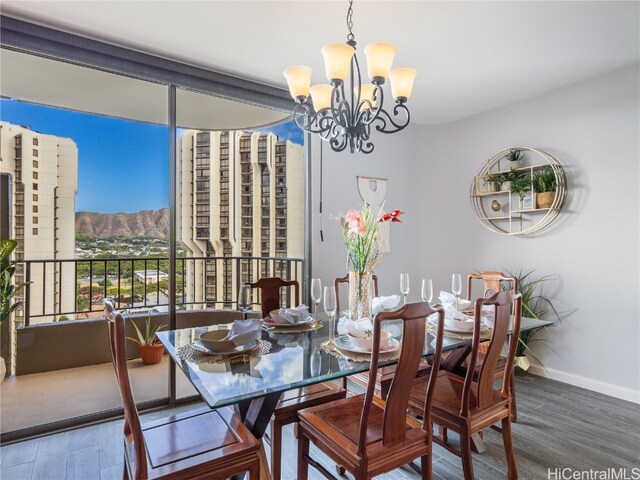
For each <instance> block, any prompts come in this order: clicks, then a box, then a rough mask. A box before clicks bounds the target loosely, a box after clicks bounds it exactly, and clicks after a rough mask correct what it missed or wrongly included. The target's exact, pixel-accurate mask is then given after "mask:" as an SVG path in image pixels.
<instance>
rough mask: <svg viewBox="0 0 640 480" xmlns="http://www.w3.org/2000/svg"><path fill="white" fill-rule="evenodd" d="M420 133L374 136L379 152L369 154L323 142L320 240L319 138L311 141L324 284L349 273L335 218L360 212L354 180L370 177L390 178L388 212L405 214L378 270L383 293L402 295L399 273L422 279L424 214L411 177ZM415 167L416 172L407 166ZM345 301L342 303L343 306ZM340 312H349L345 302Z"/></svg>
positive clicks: (315, 257) (316, 257)
mask: <svg viewBox="0 0 640 480" xmlns="http://www.w3.org/2000/svg"><path fill="white" fill-rule="evenodd" d="M419 137H420V129H419V128H416V127H413V126H409V127H407V128H406V129H405V130H404V131H402V132H399V133H396V134H394V135H385V134H381V133H377V134H376V133H373V134H372V139H373V141H374V145H375V150H374V151H373V152H372V153H370V154H368V155H365V154H353V155H352V154H351V153H349V152H348V150H347V151H345V152H342V153H335V152H332V151H331V149H330V148H329V147H328V145H327V144H326V143H325V144H323V146H322V149H323V157H324V162H323V197H324V198H323V212H324V213H323V215H322V227H323V228H322V231H323V234H324V241H321V240H320V216H319V214H318V211H319V210H318V209H319V194H320V191H319V187H320V140H319V139H318V138H317V137H316V136H314V137H313V139H312V155H311V158H312V172H311V178H312V195H313V201H312V209H311V212H312V213H311V216H312V267H311V268H312V276H313V277H319V278H321V279H322V283H323V285H329V284H332V282H333V279H334V278H336V277H338V276H343V275H344V274H346V272H347V257H346V251H345V249H344V244H343V239H342V231H341V228H340V224H339V223H338V221H337V220H336V217H337V216H338V215H339V214H341V213H342V214H344V213H346V212H347V211H348V210H349V209H352V208H353V209H359V208H360V206H361V205H362V203H363V202H362V200H361V199H360V196H359V195H358V190H357V186H356V176H357V175H366V176H372V177H382V178H387V179H388V180H389V182H388V192H387V198H386V202H385V210H387V211H390V210H395V209H401V210H404V211H406V212H407V213H406V214H405V215H403V216H402V217H401V220H402V223H394V224H393V225H391V232H390V237H391V251H390V252H389V253H387V254H385V256H384V258H383V260H382V263H381V265H380V266H379V268H378V269H377V270H376V274H377V275H378V277H379V282H380V290H381V292H386V293H387V294H388V293H399V288H400V273H401V272H409V273H411V274H412V277H416V276H417V275H418V265H417V262H415V259H416V258H417V254H413V255H411V254H410V252H415V250H416V245H415V240H416V235H417V234H418V232H419V227H420V222H421V218H422V213H421V212H420V211H418V207H417V205H416V203H417V202H416V198H417V197H416V192H415V191H414V190H413V185H414V184H415V182H414V180H413V177H414V174H415V166H416V164H417V162H419V161H420V159H419V158H418V156H417V150H416V144H417V141H418V138H419ZM409 165H413V166H414V169H411V168H407V166H409ZM344 301H346V298H345V299H343V302H344ZM340 308H346V305H344V304H341V305H340Z"/></svg>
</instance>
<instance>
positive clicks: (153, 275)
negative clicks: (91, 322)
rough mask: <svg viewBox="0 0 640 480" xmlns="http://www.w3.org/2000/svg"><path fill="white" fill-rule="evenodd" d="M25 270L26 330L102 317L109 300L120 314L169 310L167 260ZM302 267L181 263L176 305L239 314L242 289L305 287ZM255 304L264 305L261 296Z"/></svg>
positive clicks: (257, 260) (294, 261)
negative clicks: (262, 283) (272, 280)
mask: <svg viewBox="0 0 640 480" xmlns="http://www.w3.org/2000/svg"><path fill="white" fill-rule="evenodd" d="M21 265H24V272H25V273H24V275H25V278H24V281H26V282H29V283H28V285H27V287H26V288H25V290H24V302H25V303H24V315H22V318H23V320H24V325H25V326H28V325H30V324H31V322H32V321H34V322H35V321H37V322H38V323H42V322H47V321H59V320H64V319H65V317H66V318H86V317H89V316H90V315H91V314H92V313H94V312H101V311H102V309H103V304H102V302H103V299H104V298H110V299H112V300H113V301H114V302H115V304H116V307H117V308H118V309H133V311H135V310H136V309H151V308H154V307H166V306H168V305H169V271H168V265H169V259H168V258H167V257H153V258H136V257H131V258H104V259H103V258H100V259H69V260H26V261H23V262H21ZM303 266H304V260H303V259H301V258H283V257H180V258H177V259H176V273H175V277H176V302H177V305H178V307H179V308H194V306H197V307H195V308H237V300H238V299H237V291H238V287H239V285H241V284H242V283H246V282H254V281H256V280H258V278H260V277H261V276H265V272H267V275H266V276H275V277H281V278H283V279H285V280H297V281H298V282H300V283H302V275H303V273H302V271H303ZM230 285H231V287H230ZM283 293H284V292H283ZM284 294H285V295H286V293H284ZM253 302H254V304H255V305H259V298H258V296H257V294H256V295H254V297H253Z"/></svg>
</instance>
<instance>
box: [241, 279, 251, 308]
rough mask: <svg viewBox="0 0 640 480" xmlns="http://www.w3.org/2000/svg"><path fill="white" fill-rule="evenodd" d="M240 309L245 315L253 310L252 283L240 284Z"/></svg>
mask: <svg viewBox="0 0 640 480" xmlns="http://www.w3.org/2000/svg"><path fill="white" fill-rule="evenodd" d="M238 310H240V311H241V312H242V313H243V314H245V315H246V313H247V312H248V311H249V310H251V285H248V284H246V283H244V284H242V285H240V290H239V292H238Z"/></svg>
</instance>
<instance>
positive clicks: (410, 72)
mask: <svg viewBox="0 0 640 480" xmlns="http://www.w3.org/2000/svg"><path fill="white" fill-rule="evenodd" d="M417 73H418V72H416V71H415V70H414V69H413V68H396V69H395V70H392V71H391V72H390V73H389V81H390V82H391V95H392V96H393V98H394V99H396V100H397V99H398V98H403V99H404V100H408V99H409V97H410V96H411V90H413V82H414V80H415V79H416V75H417Z"/></svg>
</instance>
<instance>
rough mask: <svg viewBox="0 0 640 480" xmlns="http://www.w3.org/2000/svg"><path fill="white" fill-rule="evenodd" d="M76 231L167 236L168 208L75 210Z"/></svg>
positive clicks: (92, 234) (99, 234)
mask: <svg viewBox="0 0 640 480" xmlns="http://www.w3.org/2000/svg"><path fill="white" fill-rule="evenodd" d="M75 223H76V232H81V233H83V234H85V235H87V236H90V237H96V238H109V237H123V238H135V237H147V238H160V239H166V238H168V237H169V209H168V208H161V209H159V210H140V211H138V212H133V213H125V212H119V213H97V212H76V220H75Z"/></svg>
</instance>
